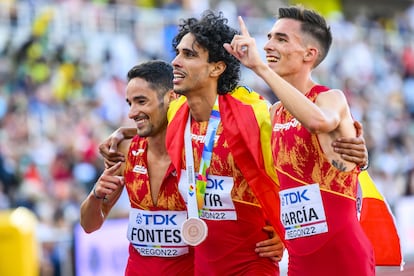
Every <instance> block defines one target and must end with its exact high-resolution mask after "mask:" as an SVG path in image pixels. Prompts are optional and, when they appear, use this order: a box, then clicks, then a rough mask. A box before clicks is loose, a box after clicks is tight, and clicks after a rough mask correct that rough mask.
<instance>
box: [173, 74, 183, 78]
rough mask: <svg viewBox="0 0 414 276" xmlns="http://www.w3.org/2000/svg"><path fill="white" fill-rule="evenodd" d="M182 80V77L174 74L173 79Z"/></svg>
mask: <svg viewBox="0 0 414 276" xmlns="http://www.w3.org/2000/svg"><path fill="white" fill-rule="evenodd" d="M182 78H184V76H183V75H178V74H174V79H182Z"/></svg>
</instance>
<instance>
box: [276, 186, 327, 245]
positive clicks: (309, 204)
mask: <svg viewBox="0 0 414 276" xmlns="http://www.w3.org/2000/svg"><path fill="white" fill-rule="evenodd" d="M279 195H280V201H281V214H282V216H281V220H282V223H283V225H284V227H285V230H286V233H285V239H287V240H291V239H295V238H299V237H306V236H312V235H317V234H321V233H325V232H328V225H327V223H326V217H325V210H324V207H323V202H322V197H321V192H320V190H319V185H318V184H312V185H306V186H302V187H295V188H291V189H286V190H283V191H280V192H279Z"/></svg>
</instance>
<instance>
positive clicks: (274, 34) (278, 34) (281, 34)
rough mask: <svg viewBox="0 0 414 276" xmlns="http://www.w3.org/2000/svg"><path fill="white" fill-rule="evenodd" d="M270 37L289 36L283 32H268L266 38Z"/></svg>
mask: <svg viewBox="0 0 414 276" xmlns="http://www.w3.org/2000/svg"><path fill="white" fill-rule="evenodd" d="M271 37H283V38H289V36H288V35H287V34H285V33H273V34H272V33H268V34H267V38H271Z"/></svg>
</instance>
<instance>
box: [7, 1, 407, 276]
mask: <svg viewBox="0 0 414 276" xmlns="http://www.w3.org/2000/svg"><path fill="white" fill-rule="evenodd" d="M104 2H106V5H104V4H103V3H104ZM114 2H116V1H80V0H79V1H63V0H62V1H34V0H33V1H3V2H0V11H1V12H0V209H8V208H15V207H17V206H25V207H27V208H29V209H30V210H32V211H33V212H34V213H35V214H36V216H37V217H38V219H39V222H40V225H41V227H40V228H41V230H40V231H39V238H40V239H41V241H42V242H43V244H44V245H45V246H44V254H45V259H44V262H45V263H44V264H43V267H44V268H43V269H45V270H47V267H48V265H49V269H50V270H54V271H55V273H57V272H56V271H57V270H58V269H59V265H57V264H56V260H59V254H62V252H60V251H59V250H62V248H59V247H56V246H53V244H55V243H56V242H59V239H63V240H64V241H70V239H71V228H72V226H73V224H74V223H76V222H77V220H78V216H79V205H80V202H81V201H82V200H83V199H84V198H85V196H86V195H87V193H89V191H90V189H91V187H92V186H93V185H94V183H95V181H96V179H97V177H98V176H99V175H100V173H101V172H102V170H103V162H102V159H101V157H100V156H99V152H98V145H99V143H100V142H101V141H103V139H105V138H106V137H107V136H108V135H109V134H110V133H111V132H112V131H114V130H115V129H116V128H117V127H118V126H120V125H129V124H130V122H129V121H128V119H127V118H126V112H127V110H128V106H127V104H126V102H125V99H124V89H125V76H126V73H127V71H128V69H129V68H130V67H132V66H133V65H135V64H136V63H138V62H140V61H144V60H148V59H154V58H160V59H165V60H171V59H172V57H173V54H174V52H173V51H172V49H171V39H172V37H173V35H174V31H175V25H176V24H177V23H178V22H179V18H183V17H186V16H187V15H189V14H191V15H193V14H194V13H195V15H196V16H198V15H199V13H200V12H201V10H191V9H190V8H188V7H190V5H189V4H188V1H186V5H187V6H184V5H183V1H158V2H160V3H158V4H157V5H158V6H157V9H152V8H149V7H148V6H146V3H149V2H153V1H118V3H114ZM132 2H134V3H135V4H134V5H132V6H131V3H132ZM139 2H142V3H139ZM155 2H156V1H155ZM201 2H202V3H204V2H206V3H208V1H201ZM201 2H200V3H201ZM250 2H251V1H250ZM136 3H139V5H138V4H136ZM206 3H204V4H205V5H202V4H200V5H198V6H197V7H198V9H201V8H203V9H204V8H207V7H208V5H207V4H206ZM211 8H214V9H217V10H223V11H224V14H225V15H226V16H227V17H228V18H229V19H230V22H235V21H234V20H235V16H236V15H238V14H242V15H244V16H245V17H246V18H245V20H246V23H247V25H248V26H249V29H251V30H252V35H253V36H255V37H256V39H257V44H258V45H264V41H265V39H266V33H267V31H268V30H269V29H270V27H271V25H272V24H273V22H274V18H273V17H272V16H271V15H269V14H266V13H265V12H262V13H261V12H260V10H257V9H254V8H253V7H252V6H247V4H246V5H238V6H236V5H235V4H234V3H232V2H231V1H216V4H215V6H214V7H211ZM273 13H276V10H275V11H273ZM329 21H330V24H331V27H332V30H333V34H334V43H333V47H332V49H331V52H330V54H329V56H328V58H327V60H325V61H324V62H323V63H322V64H321V65H320V68H319V69H318V70H317V71H315V74H314V77H315V79H316V80H317V81H319V82H321V83H322V84H326V85H328V86H331V87H334V88H339V89H342V90H343V91H344V92H345V93H346V95H347V98H348V100H349V103H350V106H351V108H352V114H353V116H354V117H355V119H356V120H358V121H360V122H361V123H362V124H363V126H364V137H365V140H366V143H367V147H368V149H369V156H370V167H369V172H370V174H371V176H372V178H373V179H374V180H375V182H376V183H377V184H378V186H379V189H380V190H381V192H382V193H383V194H384V196H385V197H386V198H387V200H388V202H389V203H390V205H391V207H392V206H394V205H395V204H397V203H398V199H399V198H401V197H404V196H410V195H413V194H414V36H413V32H414V7H413V8H410V9H408V10H406V11H403V12H398V13H396V14H395V15H393V16H392V17H390V18H372V17H371V18H370V17H367V16H364V15H362V14H361V15H357V16H355V18H353V19H352V21H351V20H348V19H346V18H344V16H343V15H341V14H333V15H332V16H331V17H329ZM235 27H236V28H237V26H235ZM242 83H243V84H247V85H249V86H251V87H252V88H254V89H256V90H257V91H258V92H260V93H262V94H263V95H264V96H265V97H267V98H268V99H269V101H271V102H273V101H275V100H276V99H275V98H274V97H273V96H272V93H271V91H269V90H268V88H266V86H265V85H264V84H263V83H261V82H260V81H258V80H257V79H255V78H254V77H253V76H252V75H251V73H249V71H247V70H246V71H243V73H242ZM127 205H128V204H127V203H126V204H125V205H124V208H119V212H118V213H117V212H114V213H113V216H122V215H124V214H125V213H124V211H125V208H126V207H125V206H127ZM50 245H52V246H50ZM45 267H46V268H45ZM55 275H59V274H55Z"/></svg>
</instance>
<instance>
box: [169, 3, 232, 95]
mask: <svg viewBox="0 0 414 276" xmlns="http://www.w3.org/2000/svg"><path fill="white" fill-rule="evenodd" d="M227 22H228V19H227V18H225V17H223V13H222V12H219V13H217V14H216V13H214V12H213V11H211V10H207V11H205V12H204V13H203V15H202V17H201V19H197V18H188V19H181V23H180V24H179V32H178V34H177V35H176V36H175V37H174V39H173V42H172V45H173V47H174V49H176V48H177V46H178V44H179V43H180V41H181V39H182V38H183V37H184V36H185V35H186V34H188V33H191V34H192V35H194V37H195V41H196V42H197V43H198V44H199V45H200V46H201V47H202V48H204V49H206V50H207V52H208V62H218V61H223V62H224V63H225V64H226V70H225V71H224V72H223V74H221V76H220V77H219V80H218V88H217V89H218V91H217V93H218V94H227V93H229V92H230V91H232V90H233V89H234V88H235V87H236V86H237V84H238V82H239V79H240V62H239V61H238V60H237V59H236V58H235V57H234V56H233V55H231V54H229V53H228V52H227V50H226V49H224V47H223V44H224V43H230V42H231V41H232V39H233V37H234V35H236V34H238V31H237V30H235V29H233V28H231V27H230V26H228V25H227Z"/></svg>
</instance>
